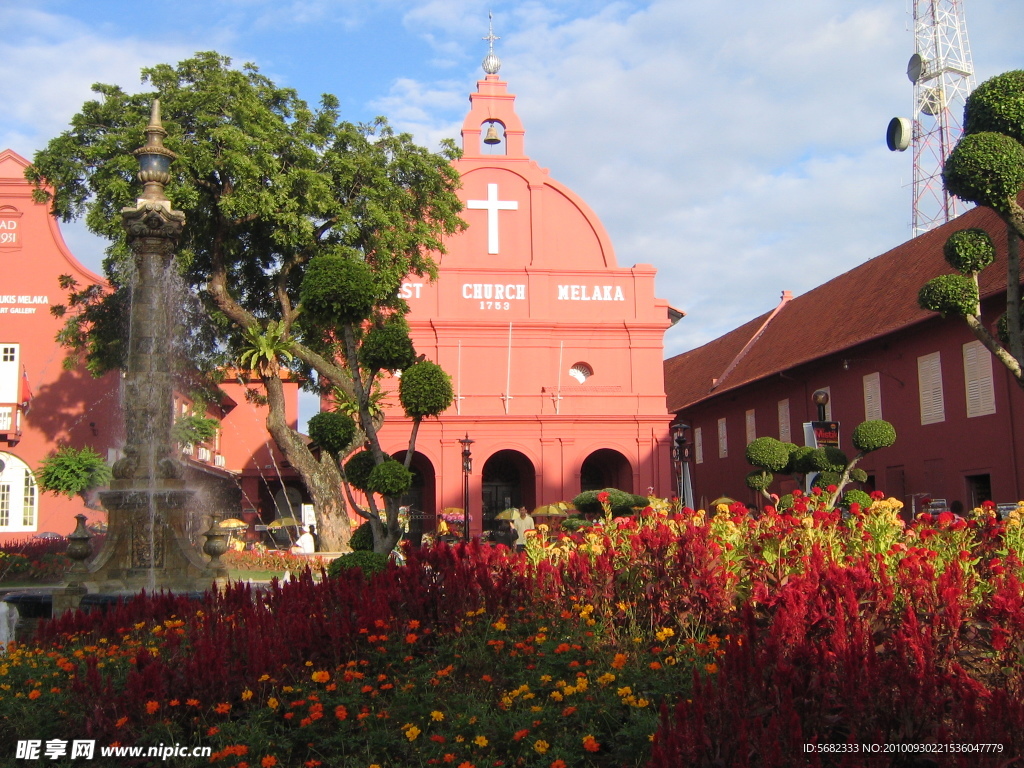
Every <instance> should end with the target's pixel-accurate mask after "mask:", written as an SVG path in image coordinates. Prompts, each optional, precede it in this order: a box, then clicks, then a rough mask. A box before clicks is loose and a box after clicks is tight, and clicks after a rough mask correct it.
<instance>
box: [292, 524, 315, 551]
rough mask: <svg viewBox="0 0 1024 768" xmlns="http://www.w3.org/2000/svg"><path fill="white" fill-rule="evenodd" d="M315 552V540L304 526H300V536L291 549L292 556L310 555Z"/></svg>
mask: <svg viewBox="0 0 1024 768" xmlns="http://www.w3.org/2000/svg"><path fill="white" fill-rule="evenodd" d="M314 552H316V540H315V539H314V538H313V534H311V533H310V532H309V529H308V528H307V527H306V526H302V534H301V535H300V536H299V538H297V539H296V540H295V546H293V547H292V548H291V553H292V554H293V555H312V554H313V553H314Z"/></svg>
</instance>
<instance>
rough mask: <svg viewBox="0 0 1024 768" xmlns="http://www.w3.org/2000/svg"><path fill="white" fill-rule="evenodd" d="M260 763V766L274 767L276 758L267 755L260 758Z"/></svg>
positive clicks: (263, 767) (265, 767)
mask: <svg viewBox="0 0 1024 768" xmlns="http://www.w3.org/2000/svg"><path fill="white" fill-rule="evenodd" d="M260 765H261V766H262V768H274V766H275V765H277V758H276V757H274V756H273V755H267V756H266V757H264V758H263V759H262V760H260Z"/></svg>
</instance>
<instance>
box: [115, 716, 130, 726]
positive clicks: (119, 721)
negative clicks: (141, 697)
mask: <svg viewBox="0 0 1024 768" xmlns="http://www.w3.org/2000/svg"><path fill="white" fill-rule="evenodd" d="M127 722H128V718H127V717H119V718H118V719H117V722H116V723H114V727H115V728H120V727H121V726H122V725H124V724H125V723H127Z"/></svg>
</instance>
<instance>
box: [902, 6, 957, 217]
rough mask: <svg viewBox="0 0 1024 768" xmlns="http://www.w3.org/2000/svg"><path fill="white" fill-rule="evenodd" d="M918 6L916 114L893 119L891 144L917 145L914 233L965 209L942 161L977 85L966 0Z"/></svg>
mask: <svg viewBox="0 0 1024 768" xmlns="http://www.w3.org/2000/svg"><path fill="white" fill-rule="evenodd" d="M909 1H910V3H911V4H912V5H913V8H914V55H913V56H911V57H910V62H909V63H908V64H907V77H908V78H910V82H912V83H913V84H914V116H913V117H912V118H910V119H908V118H905V117H894V118H893V119H892V120H890V121H889V128H888V130H887V131H886V143H887V144H888V146H889V149H890V150H892V151H894V152H896V151H898V152H902V151H904V150H905V149H907V148H908V147H911V146H912V147H913V149H914V175H913V197H914V199H913V217H912V223H911V226H912V227H913V231H914V236H915V237H916V236H917V235H920V234H921V233H923V232H927V231H928V230H929V229H932V228H933V227H936V226H939V225H940V224H945V223H946V222H947V221H949V220H950V219H952V218H954V217H955V216H957V215H959V214H960V213H962V212H963V211H964V210H965V207H966V206H965V204H964V203H963V202H961V201H958V200H956V199H955V198H953V196H952V195H950V194H948V193H947V192H946V190H945V189H943V186H942V166H943V164H944V163H945V162H946V158H947V157H948V156H949V153H950V152H951V151H952V149H953V147H955V146H956V143H957V141H958V140H959V139H960V135H961V133H963V114H964V102H965V101H966V99H967V96H968V95H969V94H970V92H971V91H972V90H974V65H973V63H972V61H971V48H970V45H969V44H968V42H967V25H966V22H965V21H964V16H963V2H962V0H909Z"/></svg>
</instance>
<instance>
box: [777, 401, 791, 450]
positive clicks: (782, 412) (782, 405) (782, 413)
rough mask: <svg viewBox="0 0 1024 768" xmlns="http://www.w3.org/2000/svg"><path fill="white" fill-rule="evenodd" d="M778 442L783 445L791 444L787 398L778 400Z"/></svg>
mask: <svg viewBox="0 0 1024 768" xmlns="http://www.w3.org/2000/svg"><path fill="white" fill-rule="evenodd" d="M779 440H781V441H782V442H784V443H791V442H793V440H792V432H790V428H789V398H786V399H785V400H779Z"/></svg>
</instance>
